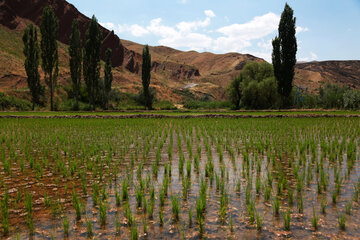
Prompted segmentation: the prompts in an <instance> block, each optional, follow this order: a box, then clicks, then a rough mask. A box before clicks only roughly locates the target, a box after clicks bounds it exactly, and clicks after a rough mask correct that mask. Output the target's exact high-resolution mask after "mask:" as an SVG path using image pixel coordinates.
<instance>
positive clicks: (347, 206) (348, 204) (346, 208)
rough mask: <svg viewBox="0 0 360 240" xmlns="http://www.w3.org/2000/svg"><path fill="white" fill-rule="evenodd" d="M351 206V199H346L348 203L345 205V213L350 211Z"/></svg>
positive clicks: (348, 213)
mask: <svg viewBox="0 0 360 240" xmlns="http://www.w3.org/2000/svg"><path fill="white" fill-rule="evenodd" d="M351 207H352V202H351V201H348V203H347V204H346V205H345V213H346V214H347V215H350V213H351Z"/></svg>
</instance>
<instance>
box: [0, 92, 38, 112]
mask: <svg viewBox="0 0 360 240" xmlns="http://www.w3.org/2000/svg"><path fill="white" fill-rule="evenodd" d="M31 108H32V104H31V102H29V101H27V100H23V99H20V98H16V97H13V96H6V95H5V94H4V93H0V110H1V111H3V110H17V111H29V110H31Z"/></svg>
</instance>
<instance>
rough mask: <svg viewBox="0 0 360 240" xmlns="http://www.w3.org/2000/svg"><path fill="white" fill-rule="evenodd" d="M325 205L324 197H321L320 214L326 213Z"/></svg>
mask: <svg viewBox="0 0 360 240" xmlns="http://www.w3.org/2000/svg"><path fill="white" fill-rule="evenodd" d="M326 206H327V201H326V198H322V199H321V212H322V214H325V213H326Z"/></svg>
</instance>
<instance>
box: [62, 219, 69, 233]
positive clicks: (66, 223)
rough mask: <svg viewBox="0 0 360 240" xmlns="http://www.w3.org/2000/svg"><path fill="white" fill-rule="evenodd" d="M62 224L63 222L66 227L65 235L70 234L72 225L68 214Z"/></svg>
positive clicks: (64, 227)
mask: <svg viewBox="0 0 360 240" xmlns="http://www.w3.org/2000/svg"><path fill="white" fill-rule="evenodd" d="M62 224H63V229H64V235H65V236H66V237H67V236H69V227H70V221H69V218H68V217H67V216H65V217H64V218H63V222H62Z"/></svg>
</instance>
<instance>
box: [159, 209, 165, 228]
mask: <svg viewBox="0 0 360 240" xmlns="http://www.w3.org/2000/svg"><path fill="white" fill-rule="evenodd" d="M159 224H160V226H163V225H164V215H163V211H162V210H161V208H160V209H159Z"/></svg>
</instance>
